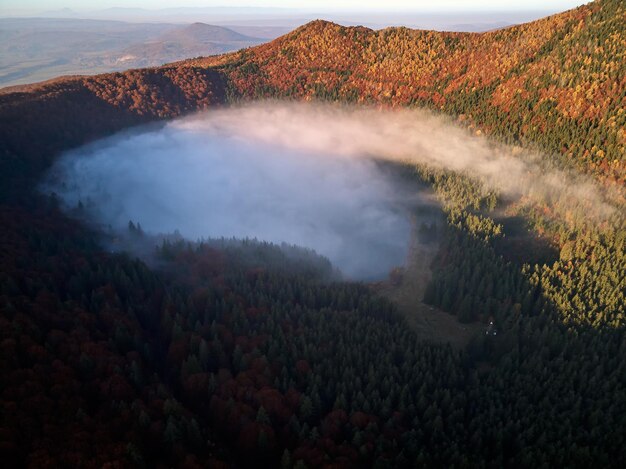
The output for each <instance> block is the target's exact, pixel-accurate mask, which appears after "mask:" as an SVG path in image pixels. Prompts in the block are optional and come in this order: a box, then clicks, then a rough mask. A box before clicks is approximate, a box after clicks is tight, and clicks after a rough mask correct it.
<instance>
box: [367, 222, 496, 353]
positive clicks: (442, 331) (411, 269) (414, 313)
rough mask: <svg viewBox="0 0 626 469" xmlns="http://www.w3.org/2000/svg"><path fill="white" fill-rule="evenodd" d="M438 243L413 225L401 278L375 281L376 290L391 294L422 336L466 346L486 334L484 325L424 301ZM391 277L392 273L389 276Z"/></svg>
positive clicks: (402, 312)
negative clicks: (427, 240) (463, 320)
mask: <svg viewBox="0 0 626 469" xmlns="http://www.w3.org/2000/svg"><path fill="white" fill-rule="evenodd" d="M436 249H437V248H436V243H435V242H431V243H422V242H420V240H419V237H418V235H417V226H415V224H414V227H413V234H412V236H411V244H410V246H409V251H408V256H407V262H406V265H405V266H404V269H403V270H402V274H401V275H400V276H399V278H397V279H395V281H394V279H393V278H390V279H389V280H386V281H383V282H379V283H377V284H375V285H373V288H374V290H375V291H377V292H378V293H379V294H380V295H382V296H384V297H387V298H389V299H390V300H391V301H392V302H393V303H395V305H396V306H397V307H398V311H399V312H400V313H401V314H402V315H403V316H404V317H405V318H406V321H407V322H408V324H409V325H410V326H411V327H412V328H413V329H414V330H415V332H417V335H418V336H419V337H420V338H423V339H425V340H428V341H432V342H439V343H450V344H451V345H453V346H455V347H464V346H465V345H467V343H468V342H469V341H470V339H471V338H472V337H474V336H476V335H477V334H484V331H485V325H483V324H480V323H477V322H474V323H470V324H463V323H460V322H459V321H458V320H457V318H456V316H454V315H452V314H449V313H446V312H444V311H441V310H440V309H437V308H435V307H434V306H430V305H427V304H425V303H423V301H422V300H423V299H424V291H425V290H426V285H428V282H430V279H431V276H432V272H431V269H430V265H431V263H432V261H433V258H434V257H435V254H436ZM390 277H392V276H390Z"/></svg>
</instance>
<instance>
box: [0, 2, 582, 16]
mask: <svg viewBox="0 0 626 469" xmlns="http://www.w3.org/2000/svg"><path fill="white" fill-rule="evenodd" d="M583 3H586V2H581V1H580V0H507V1H504V2H503V1H502V0H437V1H436V2H433V1H432V0H384V1H383V0H302V1H294V0H229V1H225V0H179V1H175V0H127V1H120V0H101V1H99V2H97V7H94V4H91V5H90V4H89V3H87V5H89V6H88V7H87V8H85V4H86V3H85V1H84V0H2V1H1V2H0V14H12V13H15V12H18V11H29V10H30V11H38V12H43V11H47V10H58V9H62V8H70V9H73V10H76V11H84V10H95V9H105V8H111V7H125V8H146V9H160V8H172V7H216V6H228V7H257V8H258V7H269V8H290V9H304V10H319V11H324V10H328V11H332V10H334V11H336V10H355V11H363V10H385V11H425V12H426V11H427V12H455V11H456V12H458V11H464V12H471V11H476V12H485V11H507V10H508V11H511V10H516V11H524V10H550V11H560V10H567V9H569V8H574V7H576V6H579V5H582V4H583Z"/></svg>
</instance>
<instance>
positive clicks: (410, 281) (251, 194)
mask: <svg viewBox="0 0 626 469" xmlns="http://www.w3.org/2000/svg"><path fill="white" fill-rule="evenodd" d="M625 31H626V6H625V5H624V2H623V1H621V0H596V1H594V2H591V3H589V4H586V5H583V6H580V7H578V8H574V9H572V10H568V11H565V12H563V13H559V14H556V15H553V16H550V17H546V18H543V19H540V20H538V21H533V22H530V23H526V24H522V25H518V26H513V27H510V28H506V29H502V30H496V31H490V32H485V33H480V34H474V33H454V32H436V31H423V30H412V29H408V28H397V27H393V28H387V29H384V30H380V31H374V30H372V29H368V28H365V27H346V26H341V25H338V24H334V23H330V22H325V21H313V22H311V23H308V24H306V25H304V26H302V27H300V28H298V29H296V30H295V31H292V32H290V33H288V34H286V35H284V36H281V37H279V38H277V39H275V40H273V41H270V42H267V43H264V44H260V45H257V46H255V47H250V48H247V49H242V50H239V51H235V52H230V53H223V54H222V53H221V51H216V52H219V54H220V55H213V56H208V57H196V58H186V59H185V60H180V61H178V62H174V63H169V64H165V65H160V66H151V67H149V68H142V69H133V70H126V71H117V72H111V73H104V74H99V75H94V76H76V77H60V78H55V79H52V80H49V81H46V82H43V83H37V84H26V85H20V86H16V87H9V88H4V89H2V90H0V224H1V225H2V227H3V229H2V230H0V326H1V327H0V349H1V351H2V352H1V353H0V456H1V457H2V460H3V461H4V462H5V463H6V464H8V466H11V467H65V466H69V467H75V466H76V467H80V466H84V467H102V466H110V467H186V468H193V467H207V466H209V467H283V468H289V469H291V468H298V469H301V468H303V467H310V468H312V467H327V468H330V467H342V468H343V467H346V468H348V467H376V468H380V467H400V468H402V467H407V468H408V467H483V468H484V467H603V468H612V467H615V468H621V467H624V466H625V465H626V451H625V448H626V446H625V445H624V435H626V397H625V396H626V383H625V382H624V379H623V377H624V376H626V359H624V357H626V353H625V352H626V350H625V347H626V342H625V341H624V337H625V332H626V210H625V207H626V205H625V204H626V202H625V200H624V197H625V194H626V192H625V187H626V186H625V184H626V179H625V177H626V155H625V146H626V133H625V131H624V128H625V126H626V112H625V111H624V109H625V108H626V79H625V78H624V77H626V70H625V67H626V60H624V58H625V53H626V41H625V37H624V32H625ZM165 33H166V32H165V31H164V32H163V34H165ZM229 34H230V33H229ZM237 34H239V33H237ZM230 37H231V39H232V36H230ZM237 37H238V36H237ZM5 46H6V44H5ZM158 54H160V52H158ZM158 54H157V55H158ZM140 55H142V56H143V55H145V56H146V57H148V56H149V55H150V54H149V53H148V51H147V50H145V49H142V52H141V53H140ZM178 118H182V120H177V119H178ZM215 135H220V136H221V137H222V138H224V137H225V136H226V140H225V141H226V143H224V144H223V145H217V144H215V141H214V140H211V139H212V138H213V137H214V136H215ZM138 136H139V137H138ZM229 138H231V139H232V140H228V139H229ZM103 139H104V140H103ZM137 139H139V141H140V142H141V139H144V140H145V141H144V144H142V145H139V146H137V145H134V143H137V141H138V140H137ZM233 141H235V142H238V144H239V145H242V142H244V144H243V145H244V147H245V148H246V149H249V148H252V149H253V150H254V151H252V150H250V151H248V150H246V151H245V152H243V154H244V156H245V155H247V157H246V158H241V155H239V156H238V155H237V152H236V151H235V150H236V149H237V145H235V144H233ZM133 142H134V143H133ZM133 145H134V146H133ZM140 147H141V148H140ZM218 147H219V148H218ZM224 149H225V150H224ZM277 149H281V150H277ZM202 151H205V152H206V153H207V154H210V156H211V157H212V158H213V159H210V158H207V156H206V154H204V156H203V153H202ZM281 151H284V152H285V153H284V154H283V155H282V157H283V159H281V158H279V157H278V156H280V155H281ZM142 155H143V156H142ZM259 155H262V156H263V158H261V156H259ZM276 155H278V156H276ZM294 155H297V156H296V157H295V158H294ZM374 157H375V158H377V160H376V161H375V162H374V163H373V166H370V164H372V158H374ZM220 158H221V160H223V161H225V162H231V163H233V166H232V168H233V169H232V171H230V172H225V173H224V174H222V176H223V177H222V178H221V179H220V174H221V173H220V171H219V170H220V169H223V167H222V166H221V164H222V163H220V161H221V160H220ZM289 158H292V159H294V160H296V162H297V163H298V165H302V166H296V167H293V166H290V165H288V164H286V161H287V160H288V159H289ZM196 160H197V162H199V163H198V165H192V164H191V162H192V161H196ZM259 162H262V163H259ZM348 162H349V163H348ZM366 162H367V163H366ZM234 163H237V164H234ZM64 164H65V167H63V165H64ZM294 164H295V163H294ZM59 165H61V167H62V169H63V168H65V169H66V170H67V169H68V168H69V169H70V170H71V171H66V172H65V173H63V172H62V173H61V174H65V175H67V174H69V175H71V176H72V177H71V178H66V179H64V178H62V177H61V178H60V179H59V181H60V182H59V184H58V185H57V186H53V185H51V186H48V187H46V188H43V186H44V184H43V183H44V182H45V181H48V182H49V179H46V178H49V177H50V171H51V170H52V171H53V172H54V171H55V170H58V168H59ZM90 165H92V166H90ZM224 165H225V163H224ZM307 165H308V166H307ZM361 165H364V166H361ZM182 167H187V169H188V171H187V172H182V171H179V169H180V168H182ZM224 167H228V166H226V165H225V166H224ZM278 167H280V168H282V169H283V170H284V169H285V168H286V169H288V170H289V171H286V173H287V177H285V178H284V181H287V182H290V183H291V185H294V186H296V189H298V190H300V191H302V193H304V194H305V196H302V197H295V196H294V194H298V192H297V191H296V192H289V191H286V192H280V191H279V192H276V193H274V192H272V190H275V189H276V187H277V186H280V184H278V183H277V181H276V180H275V179H274V177H273V175H274V174H276V173H278V171H277V170H276V168H278ZM363 167H365V168H367V171H364V170H363ZM103 168H104V169H103ZM324 168H327V169H328V171H322V169H324ZM385 168H387V169H388V173H390V174H396V173H397V176H398V179H393V181H394V182H393V183H389V184H388V185H387V183H388V180H387V179H385V178H383V179H384V181H385V182H384V183H383V182H381V181H382V180H381V179H378V177H379V176H380V174H383V175H385V174H387V172H385V171H386V170H387V169H385ZM374 170H375V171H374ZM384 170H385V171H384ZM203 171H204V172H203ZM320 171H321V173H322V175H321V176H320V178H319V179H316V180H313V181H309V180H308V179H307V178H308V176H309V175H310V174H315V173H316V172H320ZM360 171H363V172H362V173H360ZM379 172H380V174H379ZM359 174H362V175H363V177H357V176H358V175H359ZM155 175H165V177H164V178H160V177H159V178H157V177H155ZM246 175H247V176H246ZM178 176H180V177H178ZM205 176H206V177H205ZM209 176H211V178H213V179H211V178H209ZM244 176H245V177H244ZM240 177H241V178H243V179H241V181H243V182H241V183H239V184H238V186H237V187H238V190H231V191H228V190H226V189H227V188H228V184H229V182H231V183H232V181H239V179H237V178H240ZM81 178H82V179H81ZM206 181H211V184H210V185H207V186H208V188H209V189H211V190H213V191H214V192H215V193H216V194H217V195H218V196H219V197H220V198H216V199H209V198H208V195H207V193H208V192H207V188H206V187H204V186H203V183H205V182H206ZM322 181H323V182H322ZM328 181H335V182H337V181H338V183H337V185H332V184H329V183H328ZM142 184H143V186H142ZM194 187H196V188H198V192H193V191H192V190H191V189H193V188H194ZM346 187H349V188H350V191H349V192H343V191H344V189H345V188H346ZM406 187H410V188H412V189H411V191H412V192H411V191H409V192H408V193H407V191H406V189H405V188H406ZM77 188H79V189H81V190H83V191H84V192H85V193H88V194H89V195H90V196H91V197H90V198H89V199H88V198H87V197H84V196H83V194H82V193H81V194H78V192H79V191H78V190H77ZM166 189H168V190H170V191H171V192H169V193H168V192H167V190H166ZM74 190H76V194H77V195H76V197H75V198H72V197H73V195H72V196H71V197H69V196H68V193H70V194H73V193H72V191H74ZM93 194H100V195H101V197H100V196H99V198H96V197H95V196H94V195H93ZM137 194H139V195H140V197H139V198H138V197H136V196H137ZM172 194H174V195H176V198H175V201H176V203H175V206H174V207H173V208H171V210H170V212H171V214H173V215H172V217H171V219H170V220H167V223H165V222H164V221H163V219H160V218H159V216H161V215H162V214H163V213H164V212H165V209H164V206H163V201H164V200H165V201H167V200H170V199H174V197H173V196H172ZM342 194H349V195H346V196H345V197H343V198H341V195H342ZM359 194H361V195H365V196H363V197H360V196H358V195H359ZM371 194H375V195H376V197H374V198H373V199H374V201H375V202H377V201H380V200H382V201H384V202H385V204H383V206H384V207H385V210H384V213H387V214H391V215H393V216H391V218H384V217H383V218H380V217H371V216H370V215H371V212H370V211H368V210H367V208H368V207H371V205H372V203H373V202H372V200H373V199H372V197H371ZM114 196H115V197H118V198H117V199H116V198H115V197H114ZM333 197H338V199H334V198H333ZM394 197H395V198H398V199H399V200H401V201H404V202H406V203H408V204H410V203H415V202H416V201H420V202H421V203H422V205H421V208H417V207H416V208H415V210H414V211H413V212H411V213H412V214H413V215H414V216H415V219H414V220H413V222H412V224H411V226H410V227H409V228H410V229H411V232H410V236H408V235H407V236H406V238H405V239H404V241H403V242H404V244H403V245H402V246H403V249H404V248H405V247H406V240H407V239H410V244H409V247H408V253H407V259H406V265H405V267H404V268H403V269H402V268H400V269H395V270H392V271H391V272H390V275H389V278H388V279H386V280H381V281H372V280H371V279H366V280H365V281H350V280H345V279H344V280H341V279H340V278H338V276H337V272H336V270H335V267H334V266H333V264H332V263H331V261H329V259H328V258H327V257H323V256H320V255H319V253H316V252H314V251H313V250H311V249H308V248H309V247H310V246H306V243H305V246H296V245H294V244H300V243H296V242H295V241H297V240H293V239H289V243H280V242H279V240H278V237H276V238H272V239H271V241H273V242H268V240H267V239H254V238H251V237H250V236H246V235H247V234H248V233H244V234H243V235H242V234H241V233H234V232H226V231H224V232H223V233H222V236H220V232H217V231H216V232H211V233H209V234H207V235H202V234H201V232H205V231H209V228H212V225H213V224H214V222H213V221H212V219H211V216H212V214H213V211H214V210H215V208H216V207H217V208H219V207H229V210H228V214H230V215H232V214H233V213H234V214H235V215H237V214H238V213H239V212H237V210H238V209H239V208H240V207H243V206H245V205H246V204H251V206H250V207H249V208H250V209H249V210H248V211H247V212H243V211H242V212H240V213H241V214H242V216H241V217H239V219H240V222H241V223H242V224H243V223H252V222H255V216H256V215H258V214H259V213H263V216H262V217H260V218H262V219H265V220H272V219H271V217H269V215H267V214H266V213H265V212H261V211H260V210H259V209H258V206H255V205H254V204H253V203H257V202H259V201H269V203H268V204H267V207H269V208H270V209H271V208H276V207H283V208H284V207H288V208H290V209H292V211H293V213H294V214H295V218H294V219H295V220H297V223H296V226H297V227H301V226H304V225H306V223H311V224H312V225H314V224H315V223H316V222H317V221H319V222H321V221H323V220H324V217H323V216H321V215H320V216H316V215H315V213H316V212H315V210H313V211H312V212H306V210H304V208H305V206H307V202H306V201H307V200H310V199H316V200H317V199H322V200H327V201H328V203H326V204H325V205H324V206H323V208H321V209H319V212H324V213H326V212H329V211H330V208H335V207H336V206H339V205H341V204H347V205H348V208H349V209H352V210H354V213H356V214H357V215H358V216H359V217H364V218H363V219H364V220H365V222H363V223H361V221H359V220H360V219H359V218H356V219H353V218H350V217H347V216H346V215H345V214H343V215H341V214H340V215H339V216H338V217H337V218H335V219H331V220H330V221H329V222H328V225H329V226H331V227H333V229H334V228H336V227H339V230H340V231H341V232H345V233H349V236H347V240H348V241H347V244H348V245H349V247H353V246H350V245H357V244H358V243H356V242H355V241H354V240H356V239H359V237H360V236H365V235H367V234H368V233H369V234H371V233H373V235H372V236H371V237H370V238H369V244H366V245H365V247H362V248H361V249H360V252H366V253H374V252H375V251H376V249H378V248H380V246H381V245H384V244H385V243H386V242H389V241H390V240H391V239H392V238H393V236H394V234H397V233H398V231H399V229H398V228H397V226H395V225H394V224H393V223H389V220H390V219H391V220H394V219H396V218H395V217H396V216H400V215H402V214H403V212H402V210H400V209H398V208H397V207H396V206H394V205H393V204H391V205H390V206H389V205H386V203H387V202H388V201H390V200H392V201H393V200H396V199H394ZM144 200H148V202H149V203H153V204H155V207H156V208H155V209H154V213H153V214H152V216H151V217H148V210H147V209H146V207H148V206H149V205H148V203H146V202H143V201H144ZM205 200H212V201H213V202H212V203H211V204H210V203H204V201H205ZM229 200H235V201H236V203H233V204H231V205H228V201H229ZM338 200H339V201H340V202H341V204H340V203H339V202H338ZM354 200H357V201H361V202H363V201H364V202H363V203H359V204H356V205H354V206H350V201H354ZM138 201H140V202H141V203H140V202H138ZM131 202H132V203H131ZM296 202H297V203H296ZM290 203H293V207H291V206H290V205H289V204H290ZM94 207H96V208H98V209H99V210H100V211H106V210H110V212H111V213H110V214H111V216H110V217H108V218H106V217H102V218H98V217H96V216H95V215H94V214H96V210H94V211H93V212H90V210H93V209H94ZM329 207H330V208H329ZM133 208H134V211H133ZM200 208H202V210H200ZM309 208H310V207H309ZM282 211H284V212H288V211H289V210H287V209H284V210H282ZM348 211H349V210H348ZM343 213H345V212H343ZM303 214H305V216H304V220H305V222H303V221H302V220H303V218H302V215H303ZM177 216H181V217H182V216H184V218H186V219H187V220H191V222H197V225H196V226H199V228H198V231H193V230H189V232H188V234H187V237H184V236H183V234H185V233H184V231H185V230H184V229H183V230H182V231H183V234H181V232H174V234H173V235H170V236H160V235H159V234H162V233H171V232H172V231H173V230H174V229H176V226H177V225H176V223H180V219H177V218H176V217H177ZM368 217H369V218H368ZM234 218H235V219H237V217H234ZM150 223H153V225H152V226H151V225H150ZM253 224H254V223H253ZM270 225H271V226H277V222H275V221H273V222H272V223H270ZM181 226H182V225H181ZM257 226H260V225H257ZM286 226H287V225H286ZM147 227H148V228H149V229H148V228H147ZM160 227H161V228H162V230H161V231H159V228H160ZM372 227H374V228H376V230H373V229H372V230H371V231H370V228H372ZM386 228H387V231H385V229H386ZM279 231H282V233H283V234H286V233H287V232H289V233H290V234H291V233H292V230H291V229H289V228H285V227H283V228H281V230H279ZM294 231H295V230H294ZM199 233H200V234H199ZM224 233H225V234H224ZM199 237H200V238H203V239H200V240H196V239H197V238H199ZM265 237H266V238H267V237H268V236H265ZM319 238H321V236H320V235H319V232H318V233H317V234H315V235H314V236H311V239H313V240H315V239H319ZM383 241H384V242H383ZM344 250H345V249H344ZM385 252H386V251H385V250H384V249H383V250H382V253H383V254H381V256H382V257H387V259H386V261H388V265H390V266H396V265H398V264H401V263H402V261H401V260H400V261H398V260H397V259H396V258H395V257H394V258H393V259H391V258H392V256H388V255H386V254H385ZM349 257H352V258H357V259H358V260H361V259H362V258H365V257H366V256H365V255H364V254H359V253H357V254H354V253H351V254H350V256H349ZM379 264H382V262H379ZM385 266H387V264H385ZM384 270H385V271H387V270H388V269H387V267H385V269H384ZM491 322H493V324H490V323H491ZM485 331H489V332H491V333H490V334H485ZM493 332H497V334H493ZM68 441H71V442H72V444H71V446H70V445H68V443H67V442H68Z"/></svg>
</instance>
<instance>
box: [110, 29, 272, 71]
mask: <svg viewBox="0 0 626 469" xmlns="http://www.w3.org/2000/svg"><path fill="white" fill-rule="evenodd" d="M261 42H264V40H263V39H258V38H253V37H249V36H245V35H243V34H239V33H237V32H235V31H233V30H231V29H228V28H223V27H221V26H213V25H209V24H204V23H194V24H191V25H188V26H184V27H182V28H176V29H174V30H170V31H167V32H166V33H165V34H163V35H161V36H159V37H157V38H155V39H154V40H150V41H147V42H144V43H142V44H135V45H132V46H130V47H127V48H126V49H124V50H122V51H121V52H119V53H116V54H112V55H110V56H108V58H109V61H110V62H111V63H115V64H116V65H118V64H124V65H127V66H129V67H147V66H155V65H162V64H163V63H166V62H172V61H176V60H181V59H185V58H188V57H197V56H201V55H214V54H222V53H224V52H229V51H232V50H236V49H242V48H245V47H250V46H253V45H257V44H260V43H261Z"/></svg>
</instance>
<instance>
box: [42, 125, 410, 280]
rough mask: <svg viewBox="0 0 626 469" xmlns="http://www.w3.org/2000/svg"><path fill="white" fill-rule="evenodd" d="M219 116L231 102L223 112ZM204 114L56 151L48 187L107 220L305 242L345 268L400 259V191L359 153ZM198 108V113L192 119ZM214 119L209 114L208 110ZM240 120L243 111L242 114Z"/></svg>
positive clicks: (361, 272)
mask: <svg viewBox="0 0 626 469" xmlns="http://www.w3.org/2000/svg"><path fill="white" fill-rule="evenodd" d="M220 115H222V116H228V115H229V113H221V114H220ZM208 116H209V115H207V116H202V117H199V118H196V119H193V120H181V121H175V122H172V123H170V124H169V125H166V126H165V127H163V128H158V129H154V128H153V129H151V130H146V131H144V132H142V133H138V134H137V133H128V134H123V135H119V136H116V137H113V138H110V139H106V140H103V141H100V142H98V143H97V144H95V145H91V146H87V147H84V148H81V149H79V150H77V151H74V152H71V153H68V154H67V155H65V156H64V157H63V158H62V159H61V160H60V161H59V163H58V164H57V165H56V167H55V168H54V170H53V173H52V176H51V178H50V183H49V184H50V185H51V187H50V189H51V190H53V191H55V192H56V193H57V194H58V195H60V196H61V198H62V200H63V202H64V204H65V206H66V207H67V208H70V209H71V208H74V207H76V206H77V205H78V204H79V203H81V205H83V206H84V207H85V211H86V212H87V214H88V216H89V218H91V219H92V220H93V221H95V222H97V223H99V224H102V225H105V226H106V225H111V226H112V227H113V228H114V229H117V230H126V229H127V226H128V222H129V220H132V221H133V222H134V223H139V224H140V225H141V227H142V229H143V230H144V231H146V232H147V233H152V234H158V233H171V232H174V231H175V230H177V231H178V232H179V233H180V234H181V235H182V236H184V237H186V238H188V239H191V240H196V239H199V238H209V237H211V238H214V237H237V238H257V239H259V240H264V241H271V242H275V243H282V242H285V243H289V244H296V245H299V246H304V247H308V248H312V249H314V250H315V251H316V252H317V253H319V254H321V255H323V256H325V257H327V258H329V260H331V262H332V263H333V264H334V265H335V266H336V267H338V268H339V269H340V270H341V272H342V273H343V274H344V275H345V276H347V277H348V278H351V279H363V280H371V279H379V278H384V277H386V275H387V274H388V272H389V270H390V269H391V268H392V267H394V266H397V265H402V264H403V263H404V261H405V258H406V254H407V246H408V242H409V237H410V232H411V228H410V221H409V214H408V211H407V210H408V207H409V204H410V203H411V197H410V196H409V194H408V193H407V192H406V191H404V190H402V188H401V187H398V185H397V184H396V182H395V181H394V180H393V178H392V177H391V176H390V175H389V174H388V172H387V171H384V170H383V169H382V168H381V167H380V166H379V165H377V164H376V163H375V162H373V161H371V160H368V159H357V158H345V157H341V156H339V155H337V154H334V153H333V152H332V150H325V151H324V152H318V151H307V150H300V149H297V148H290V147H285V146H281V145H275V144H273V143H271V142H269V141H268V142H259V141H257V140H256V139H254V138H247V137H245V136H244V135H243V133H241V132H238V131H237V130H235V129H233V130H232V131H231V130H218V129H217V128H216V127H215V126H214V125H213V123H214V122H215V121H214V120H212V117H213V116H212V117H211V119H210V120H203V119H204V118H205V117H208ZM198 119H201V120H198ZM218 120H219V117H218ZM242 124H244V125H248V124H249V123H248V122H245V123H242Z"/></svg>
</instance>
